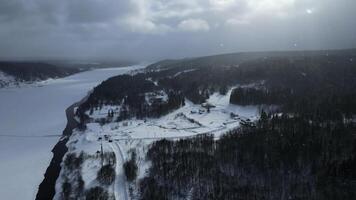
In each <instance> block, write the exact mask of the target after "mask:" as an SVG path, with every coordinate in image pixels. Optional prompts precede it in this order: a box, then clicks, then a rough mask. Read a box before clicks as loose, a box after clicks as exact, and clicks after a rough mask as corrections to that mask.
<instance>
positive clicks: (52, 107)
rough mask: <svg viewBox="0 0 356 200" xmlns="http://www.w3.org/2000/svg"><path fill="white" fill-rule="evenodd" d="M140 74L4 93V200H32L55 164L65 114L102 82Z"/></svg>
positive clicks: (106, 72) (92, 75)
mask: <svg viewBox="0 0 356 200" xmlns="http://www.w3.org/2000/svg"><path fill="white" fill-rule="evenodd" d="M139 68H142V66H132V67H124V68H109V69H98V70H93V71H87V72H83V73H79V74H75V75H72V76H69V77H66V78H61V79H56V80H47V81H44V82H42V83H41V84H34V85H30V86H28V87H20V88H2V89H0V160H1V164H0V177H1V179H0V194H1V198H2V199H13V200H18V199H19V200H26V199H34V198H35V195H36V193H37V189H38V186H39V184H40V183H41V181H42V180H43V174H44V172H45V170H46V168H47V167H48V165H49V162H50V159H51V158H52V153H51V149H52V148H53V146H54V145H55V144H56V143H57V141H58V139H59V135H61V134H62V131H63V129H64V128H65V125H66V116H65V109H66V108H67V107H68V106H70V105H71V104H73V103H74V102H77V101H79V100H80V99H82V98H83V97H84V96H85V95H86V94H87V92H88V91H89V90H91V89H92V88H93V87H94V86H96V85H97V84H99V83H100V82H101V81H104V80H106V79H107V78H109V77H112V76H115V75H119V74H123V73H127V72H129V71H130V70H133V69H139ZM49 135H52V136H53V137H48V136H49ZM88 146H89V145H88ZM19 191H21V192H19Z"/></svg>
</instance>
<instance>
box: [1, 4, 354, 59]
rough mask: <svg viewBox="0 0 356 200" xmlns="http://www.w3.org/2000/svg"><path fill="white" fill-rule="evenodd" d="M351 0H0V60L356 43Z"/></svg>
mask: <svg viewBox="0 0 356 200" xmlns="http://www.w3.org/2000/svg"><path fill="white" fill-rule="evenodd" d="M355 10H356V1H355V0H337V1H335V0H0V58H2V59H4V58H9V59H10V58H41V59H47V58H52V59H56V58H58V59H61V58H63V59H117V60H120V59H131V60H137V61H146V60H147V61H148V60H159V59H165V58H182V57H193V56H202V55H211V54H220V53H228V52H241V51H267V50H309V49H340V48H354V47H356V12H355Z"/></svg>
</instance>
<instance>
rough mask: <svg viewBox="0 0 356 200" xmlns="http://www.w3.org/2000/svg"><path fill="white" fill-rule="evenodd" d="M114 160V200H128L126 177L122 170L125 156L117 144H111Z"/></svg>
mask: <svg viewBox="0 0 356 200" xmlns="http://www.w3.org/2000/svg"><path fill="white" fill-rule="evenodd" d="M111 145H112V148H113V151H114V152H115V158H116V166H115V172H116V178H115V184H114V193H115V200H129V195H128V187H127V181H126V176H125V173H124V169H123V164H124V162H125V160H126V159H125V156H124V154H123V153H122V150H121V147H120V145H119V144H118V143H114V144H111Z"/></svg>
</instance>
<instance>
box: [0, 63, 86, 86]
mask: <svg viewBox="0 0 356 200" xmlns="http://www.w3.org/2000/svg"><path fill="white" fill-rule="evenodd" d="M79 71H80V69H79V68H67V67H58V66H54V65H51V64H46V63H40V62H5V61H0V72H2V73H4V76H9V77H11V78H12V79H14V80H13V81H16V82H17V83H19V82H33V81H41V80H45V79H49V78H60V77H64V76H68V75H71V74H74V73H77V72H79ZM1 81H2V80H0V83H1ZM4 84H6V83H5V82H4Z"/></svg>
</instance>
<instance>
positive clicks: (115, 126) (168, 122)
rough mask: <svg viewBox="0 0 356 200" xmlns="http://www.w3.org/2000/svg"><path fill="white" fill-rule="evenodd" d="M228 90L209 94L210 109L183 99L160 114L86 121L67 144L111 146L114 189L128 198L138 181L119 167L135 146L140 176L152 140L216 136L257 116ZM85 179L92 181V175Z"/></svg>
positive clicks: (104, 110) (81, 148) (80, 147)
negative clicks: (233, 101) (181, 103)
mask: <svg viewBox="0 0 356 200" xmlns="http://www.w3.org/2000/svg"><path fill="white" fill-rule="evenodd" d="M231 92H232V89H231V90H230V91H229V92H228V93H227V94H226V95H220V94H218V93H214V94H213V95H211V96H210V98H209V99H208V100H207V103H208V104H210V105H213V106H214V107H213V108H210V112H208V111H207V109H206V108H204V107H202V105H197V104H193V103H192V102H190V101H188V100H186V104H185V106H183V107H181V108H179V109H177V110H175V111H173V112H171V113H169V114H167V115H165V116H162V117H160V118H147V119H130V120H126V121H121V122H111V123H108V124H105V125H100V124H99V123H95V122H92V123H88V124H87V130H85V131H84V132H83V133H80V132H78V133H76V134H74V135H73V136H72V137H71V138H70V141H73V142H72V143H71V144H73V147H74V148H73V147H71V148H70V152H78V153H79V152H81V151H84V152H85V153H87V154H91V155H94V154H95V152H96V151H98V150H99V147H100V146H99V144H101V143H102V144H103V147H104V148H105V149H109V148H110V147H111V149H112V151H114V152H115V155H116V172H117V177H116V180H115V188H114V192H113V193H114V195H115V197H116V199H117V200H121V199H125V200H126V199H127V198H128V197H127V191H128V189H127V187H128V186H127V185H129V187H130V188H132V191H133V194H130V196H131V197H135V193H136V194H137V189H138V186H137V184H138V182H134V183H131V184H128V183H127V181H126V178H125V176H124V174H123V170H122V166H123V163H124V162H125V161H126V160H127V158H129V157H130V152H131V151H133V150H134V151H135V152H136V154H137V165H138V179H140V178H143V177H144V176H145V175H146V173H147V171H148V169H149V167H150V162H149V161H147V160H146V158H145V157H146V153H147V150H148V149H149V145H150V144H151V143H152V142H154V141H157V140H159V139H162V138H167V139H173V140H174V139H179V138H187V137H192V136H195V135H198V134H204V133H211V134H214V136H215V137H216V138H218V137H220V136H221V134H223V133H226V132H227V131H229V130H232V129H234V128H236V127H238V126H239V125H240V122H241V121H243V120H247V119H250V120H251V121H253V120H256V119H257V118H258V115H259V109H258V107H257V106H237V105H232V104H230V103H229V98H230V94H231ZM157 95H158V96H161V93H157ZM109 109H116V107H115V106H103V108H102V111H100V110H96V111H94V112H93V114H92V115H91V116H90V117H92V118H94V119H97V118H98V117H103V115H104V114H105V116H106V113H107V111H108V110H109ZM199 111H200V112H199ZM100 113H102V114H100ZM231 113H233V115H232V114H231ZM105 116H104V117H105ZM94 121H95V120H94ZM105 136H106V137H107V138H105ZM99 138H102V140H99ZM91 169H92V168H90V167H87V168H86V169H83V174H90V173H94V172H90V170H91ZM94 171H95V170H94ZM61 173H62V172H61ZM83 176H84V175H83ZM85 179H87V180H88V181H93V180H92V177H91V179H89V178H85ZM62 181H63V180H61V179H59V180H58V181H57V183H56V185H57V188H58V190H57V191H58V192H59V191H60V190H61V189H60V185H61V183H62ZM87 189H88V188H87ZM57 196H58V193H57ZM133 199H135V198H133Z"/></svg>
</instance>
